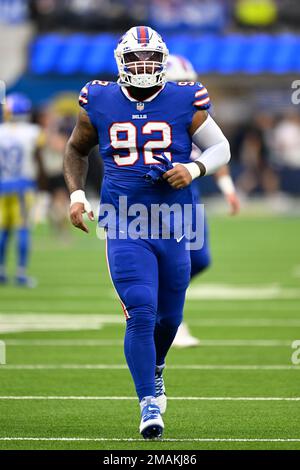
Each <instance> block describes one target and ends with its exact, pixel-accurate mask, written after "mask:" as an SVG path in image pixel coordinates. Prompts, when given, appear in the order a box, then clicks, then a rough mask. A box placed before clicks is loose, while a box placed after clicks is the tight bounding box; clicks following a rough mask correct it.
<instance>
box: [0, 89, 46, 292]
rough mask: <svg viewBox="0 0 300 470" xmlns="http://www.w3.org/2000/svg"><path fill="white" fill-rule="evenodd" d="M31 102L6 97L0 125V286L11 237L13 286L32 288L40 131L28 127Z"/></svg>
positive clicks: (4, 279) (4, 280)
mask: <svg viewBox="0 0 300 470" xmlns="http://www.w3.org/2000/svg"><path fill="white" fill-rule="evenodd" d="M30 114H31V101H30V100H29V99H28V98H27V97H26V96H25V95H23V94H21V93H14V94H11V95H9V96H8V97H7V100H6V104H5V105H4V122H3V123H2V124H0V284H6V283H7V282H8V277H7V269H6V265H7V251H8V244H9V239H10V238H11V236H12V234H13V233H14V234H15V236H16V245H17V270H16V275H15V283H16V284H17V285H19V286H24V287H35V285H36V281H35V280H34V279H33V278H30V277H29V276H28V275H27V266H28V259H29V251H30V225H31V223H30V213H31V209H32V207H33V202H34V192H35V189H36V184H37V179H38V175H39V173H40V172H41V171H42V164H41V152H40V150H41V145H42V139H41V130H40V127H39V126H37V125H36V124H31V123H30V122H29V121H30Z"/></svg>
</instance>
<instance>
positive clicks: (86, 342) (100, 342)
mask: <svg viewBox="0 0 300 470" xmlns="http://www.w3.org/2000/svg"><path fill="white" fill-rule="evenodd" d="M123 343H124V341H123V340H121V339H120V340H119V339H78V340H77V339H70V340H68V339H8V340H5V344H6V346H55V347H56V346H123ZM291 344H292V340H291V341H288V340H276V339H270V340H268V339H267V340H260V339H255V340H244V339H230V340H227V339H217V340H214V339H212V340H211V339H201V346H205V347H206V346H207V347H210V346H224V347H231V346H250V347H256V346H262V347H278V346H288V347H291Z"/></svg>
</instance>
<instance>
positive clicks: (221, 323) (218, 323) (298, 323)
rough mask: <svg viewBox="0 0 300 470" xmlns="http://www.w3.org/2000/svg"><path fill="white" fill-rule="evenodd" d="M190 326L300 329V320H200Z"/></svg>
mask: <svg viewBox="0 0 300 470" xmlns="http://www.w3.org/2000/svg"><path fill="white" fill-rule="evenodd" d="M188 324H189V325H195V326H208V327H230V328H231V327H255V328H261V327H263V328H265V327H272V328H275V327H278V328H291V327H300V320H298V319H294V318H293V319H292V318H199V319H197V320H192V319H191V320H189V322H188Z"/></svg>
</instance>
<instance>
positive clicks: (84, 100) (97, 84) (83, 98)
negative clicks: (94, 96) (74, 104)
mask: <svg viewBox="0 0 300 470" xmlns="http://www.w3.org/2000/svg"><path fill="white" fill-rule="evenodd" d="M109 84H110V82H105V81H102V80H93V81H91V82H88V83H87V84H86V85H84V87H83V88H82V89H81V91H80V93H79V98H78V101H79V104H80V106H82V107H83V108H84V107H85V106H87V105H88V104H89V99H90V96H91V93H92V89H93V88H95V89H99V88H100V89H101V87H106V86H108V85H109Z"/></svg>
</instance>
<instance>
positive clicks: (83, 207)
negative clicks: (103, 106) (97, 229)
mask: <svg viewBox="0 0 300 470" xmlns="http://www.w3.org/2000/svg"><path fill="white" fill-rule="evenodd" d="M97 143H98V135H97V132H96V129H95V128H94V126H93V125H92V123H91V121H90V119H89V117H88V115H87V113H86V112H85V111H84V110H83V109H81V110H80V112H79V115H78V118H77V122H76V125H75V128H74V130H73V132H72V135H71V137H70V139H69V140H68V142H67V145H66V150H65V155H64V177H65V181H66V184H67V187H68V189H69V192H70V198H71V206H70V218H71V222H72V224H73V225H74V226H75V227H77V228H80V229H81V230H83V231H84V232H87V233H88V231H89V230H88V227H87V226H86V224H85V223H84V222H83V217H82V215H83V213H84V212H87V214H88V217H89V219H90V220H94V214H93V212H92V210H91V206H90V204H89V203H88V201H87V200H86V197H85V193H84V187H85V181H86V175H87V171H88V155H89V152H90V150H91V149H92V148H93V147H94V146H95V145H97Z"/></svg>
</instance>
